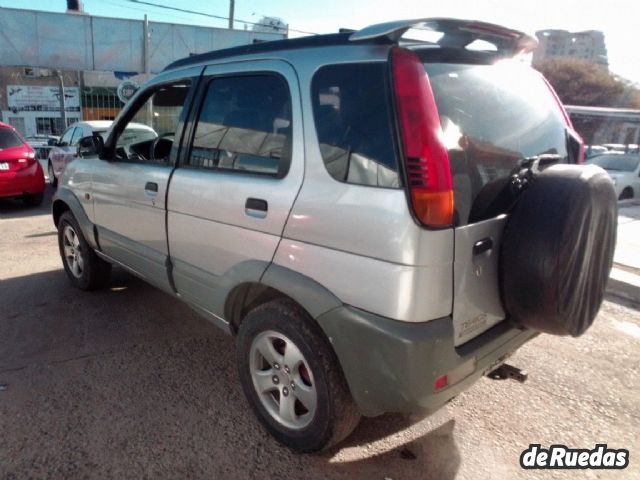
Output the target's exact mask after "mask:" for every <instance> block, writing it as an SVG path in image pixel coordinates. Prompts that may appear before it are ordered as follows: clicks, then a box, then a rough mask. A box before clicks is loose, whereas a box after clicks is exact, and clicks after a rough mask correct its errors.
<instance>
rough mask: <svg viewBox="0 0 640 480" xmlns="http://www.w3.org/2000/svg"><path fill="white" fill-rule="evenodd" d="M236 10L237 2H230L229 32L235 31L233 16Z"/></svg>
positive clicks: (234, 0) (232, 0) (230, 0)
mask: <svg viewBox="0 0 640 480" xmlns="http://www.w3.org/2000/svg"><path fill="white" fill-rule="evenodd" d="M235 9H236V0H229V30H233V14H234V11H235Z"/></svg>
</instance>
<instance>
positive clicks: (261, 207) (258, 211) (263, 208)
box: [244, 198, 269, 218]
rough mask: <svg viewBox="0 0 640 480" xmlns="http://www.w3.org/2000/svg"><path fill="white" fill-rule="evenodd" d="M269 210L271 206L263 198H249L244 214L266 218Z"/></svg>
mask: <svg viewBox="0 0 640 480" xmlns="http://www.w3.org/2000/svg"><path fill="white" fill-rule="evenodd" d="M268 210H269V204H268V203H267V201H266V200H262V199H261V198H247V201H246V202H245V204H244V213H245V214H246V215H248V216H250V217H255V218H265V217H266V216H267V211H268Z"/></svg>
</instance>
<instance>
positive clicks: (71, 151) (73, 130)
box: [47, 120, 113, 187]
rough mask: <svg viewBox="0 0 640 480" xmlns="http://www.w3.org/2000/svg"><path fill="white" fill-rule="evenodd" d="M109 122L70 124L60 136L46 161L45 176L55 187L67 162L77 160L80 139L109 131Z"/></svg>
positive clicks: (97, 121)
mask: <svg viewBox="0 0 640 480" xmlns="http://www.w3.org/2000/svg"><path fill="white" fill-rule="evenodd" d="M112 123H113V122H112V121H111V120H90V121H82V122H76V123H73V124H71V125H70V126H69V127H68V128H67V129H66V130H65V131H64V133H63V134H62V136H61V137H60V140H59V141H57V142H55V143H54V145H53V146H52V147H51V151H50V152H49V155H48V157H47V158H48V161H47V174H48V175H47V176H48V177H49V182H51V184H52V185H53V186H54V187H55V186H57V184H58V179H59V178H60V176H61V175H62V173H63V172H64V169H65V167H66V166H67V164H69V162H72V161H73V160H75V159H76V158H78V142H79V140H80V139H81V138H82V137H90V136H92V135H93V134H94V133H98V134H103V133H106V131H107V130H108V129H109V127H110V126H111V124H112Z"/></svg>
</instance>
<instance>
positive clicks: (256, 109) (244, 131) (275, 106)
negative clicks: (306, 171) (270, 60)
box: [189, 75, 291, 176]
mask: <svg viewBox="0 0 640 480" xmlns="http://www.w3.org/2000/svg"><path fill="white" fill-rule="evenodd" d="M290 161H291V96H290V94H289V88H288V86H287V83H286V81H285V80H284V79H283V78H281V77H279V76H276V75H255V76H243V77H224V78H219V79H215V80H213V81H212V82H210V83H209V85H208V88H207V93H206V97H205V99H204V102H203V104H202V108H201V110H200V116H199V119H198V124H197V127H196V132H195V136H194V139H193V147H192V149H191V157H190V160H189V164H190V165H191V166H194V167H200V168H209V169H218V170H233V171H241V172H249V173H262V174H270V175H277V176H284V175H285V174H286V172H287V170H288V168H289V162H290Z"/></svg>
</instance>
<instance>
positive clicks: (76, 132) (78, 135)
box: [71, 128, 82, 147]
mask: <svg viewBox="0 0 640 480" xmlns="http://www.w3.org/2000/svg"><path fill="white" fill-rule="evenodd" d="M81 137H82V129H81V128H76V129H75V130H74V132H73V136H72V137H71V146H74V147H75V146H76V145H77V144H78V142H79V141H80V138H81Z"/></svg>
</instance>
